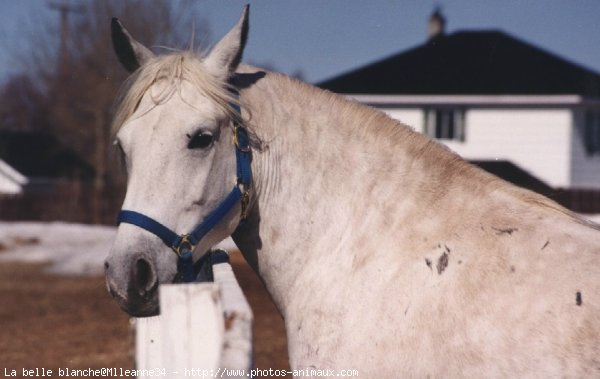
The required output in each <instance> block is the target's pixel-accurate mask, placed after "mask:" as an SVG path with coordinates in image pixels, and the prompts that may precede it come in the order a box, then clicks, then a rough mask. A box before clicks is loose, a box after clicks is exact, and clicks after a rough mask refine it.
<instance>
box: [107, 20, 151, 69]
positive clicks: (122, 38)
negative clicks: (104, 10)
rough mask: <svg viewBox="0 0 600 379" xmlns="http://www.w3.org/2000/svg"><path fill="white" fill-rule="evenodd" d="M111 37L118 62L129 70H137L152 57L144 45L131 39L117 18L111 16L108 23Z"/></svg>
mask: <svg viewBox="0 0 600 379" xmlns="http://www.w3.org/2000/svg"><path fill="white" fill-rule="evenodd" d="M110 31H111V33H110V34H111V38H112V43H113V48H114V50H115V53H117V58H119V62H121V64H122V65H123V67H125V69H126V70H127V71H129V72H133V71H135V70H137V69H138V68H139V67H140V66H141V65H143V64H144V63H145V62H147V61H148V60H149V59H151V58H152V57H154V54H153V53H152V52H151V51H150V50H149V49H148V48H147V47H146V46H144V45H142V44H141V43H139V42H138V41H136V40H135V39H133V37H132V36H131V34H129V32H128V31H127V29H125V28H124V27H123V25H121V22H120V21H119V19H118V18H116V17H113V18H112V22H111V23H110Z"/></svg>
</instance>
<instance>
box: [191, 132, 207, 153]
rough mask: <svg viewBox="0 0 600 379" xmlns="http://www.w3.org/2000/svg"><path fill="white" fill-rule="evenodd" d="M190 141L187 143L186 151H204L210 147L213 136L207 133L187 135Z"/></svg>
mask: <svg viewBox="0 0 600 379" xmlns="http://www.w3.org/2000/svg"><path fill="white" fill-rule="evenodd" d="M187 136H188V138H189V139H190V142H188V145H187V147H188V149H205V148H207V147H210V146H211V145H212V143H213V140H214V138H213V135H212V134H210V133H208V132H200V133H196V134H194V135H193V136H190V135H189V134H188V135H187Z"/></svg>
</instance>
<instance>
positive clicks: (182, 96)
mask: <svg viewBox="0 0 600 379" xmlns="http://www.w3.org/2000/svg"><path fill="white" fill-rule="evenodd" d="M247 33H248V8H247V7H246V8H245V9H244V12H243V14H242V16H241V18H240V20H239V22H238V23H237V24H236V25H235V26H234V27H233V28H232V29H231V30H230V31H229V33H227V35H225V37H223V39H221V41H219V42H218V43H217V44H216V45H215V46H214V47H213V49H212V50H211V51H210V53H208V54H207V55H206V56H205V57H199V56H197V55H196V54H194V53H191V52H175V53H171V54H167V55H161V56H155V55H154V54H153V53H152V52H151V51H150V50H149V49H148V48H146V47H145V46H143V45H142V44H141V43H139V42H137V41H136V40H135V39H133V37H132V36H131V35H130V34H129V32H128V31H127V30H126V29H125V28H123V26H122V25H121V23H120V22H119V21H118V20H117V19H113V22H112V39H113V45H114V49H115V51H116V53H117V57H118V58H119V61H120V62H121V63H122V64H123V66H124V67H125V68H126V69H127V70H129V71H130V72H132V75H131V77H130V78H129V79H128V81H127V84H126V86H125V88H124V90H123V94H122V97H121V99H120V103H119V105H118V109H117V112H116V114H115V119H114V122H113V130H114V135H115V145H116V146H118V148H119V150H120V152H121V154H122V156H123V158H124V162H125V166H126V170H127V175H128V181H127V191H126V195H125V200H124V202H123V209H124V210H126V211H125V212H122V215H121V221H123V222H122V223H121V224H120V225H119V227H118V230H117V235H116V238H115V241H114V244H113V246H112V249H111V251H110V253H109V255H108V257H107V259H106V262H105V273H106V284H107V287H108V290H109V292H110V293H111V295H112V296H113V297H114V298H115V299H116V300H117V302H118V303H119V305H120V306H121V307H122V308H123V309H124V310H125V311H127V312H128V313H129V314H131V315H134V316H149V315H154V314H156V313H157V312H158V285H159V284H161V283H171V282H173V281H174V280H175V279H176V276H177V262H178V254H180V253H181V251H180V248H181V246H182V245H184V244H185V248H186V249H188V250H189V252H191V253H192V254H193V256H194V258H195V259H198V258H199V256H201V255H202V254H203V253H204V252H206V251H207V250H208V249H209V248H210V246H212V245H214V244H216V243H218V242H219V241H220V240H222V239H224V238H226V237H227V236H229V235H230V234H231V233H232V232H233V231H234V230H235V228H236V227H237V225H238V223H239V221H240V218H241V214H242V208H243V205H242V204H243V203H244V201H233V202H231V206H230V207H229V208H226V209H224V210H222V211H221V213H222V214H221V215H220V217H219V219H218V220H214V222H213V223H212V224H211V225H210V228H209V230H207V231H205V232H204V233H202V235H200V236H198V235H196V237H197V238H196V239H197V240H192V242H190V240H191V239H192V238H191V237H190V238H189V239H188V237H187V236H186V234H187V233H189V232H190V231H195V230H196V228H197V226H198V224H199V222H200V221H202V220H205V219H206V218H207V217H210V216H211V212H214V210H215V209H217V208H219V207H220V204H221V203H222V202H223V199H225V198H228V193H229V194H230V195H231V194H232V193H233V192H235V190H236V188H240V187H246V186H248V185H249V183H243V182H242V183H240V177H239V174H237V175H236V171H237V170H238V168H237V166H236V161H237V160H238V157H237V156H236V148H234V145H236V146H239V141H238V139H239V138H240V137H239V136H238V135H237V126H238V125H239V123H240V122H241V115H240V113H239V107H238V106H237V105H236V104H237V100H238V99H237V98H236V95H235V92H232V91H231V87H230V84H229V82H230V79H231V78H232V76H233V74H234V72H235V70H236V68H237V66H238V65H239V63H240V60H241V57H242V52H243V49H244V45H245V42H246V36H247ZM232 141H234V143H232ZM236 176H237V180H236ZM232 186H233V187H234V190H233V191H231V188H232ZM243 190H246V191H247V190H248V188H245V189H244V188H240V189H239V191H240V193H241V191H243ZM236 194H237V192H236ZM244 195H247V192H246V193H244ZM131 215H134V216H135V217H137V222H136V218H135V217H133V218H131V217H130V218H127V217H126V216H131ZM140 220H141V221H140ZM153 222H154V223H155V225H154V227H155V229H152V228H150V227H146V226H147V224H148V223H153ZM156 228H158V229H159V230H158V231H157V229H156ZM161 228H163V229H162V234H161V230H160V229H161ZM168 232H170V233H172V234H173V235H174V236H175V237H176V238H174V239H175V240H177V242H173V243H171V242H170V241H169V238H170V237H169V236H170V235H169V233H168ZM165 234H166V236H165ZM192 236H193V235H192ZM173 245H177V246H173ZM174 252H175V254H174Z"/></svg>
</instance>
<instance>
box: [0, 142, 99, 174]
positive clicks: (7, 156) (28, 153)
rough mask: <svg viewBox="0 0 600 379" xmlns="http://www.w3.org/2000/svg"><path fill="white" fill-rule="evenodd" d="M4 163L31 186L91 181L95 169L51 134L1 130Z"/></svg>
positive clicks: (0, 146)
mask: <svg viewBox="0 0 600 379" xmlns="http://www.w3.org/2000/svg"><path fill="white" fill-rule="evenodd" d="M0 159H3V160H4V161H5V162H6V163H7V164H9V165H10V166H12V167H13V168H14V169H15V170H17V171H19V172H20V173H21V174H22V175H24V176H25V177H27V179H28V181H29V182H30V184H31V185H36V186H37V185H38V184H43V183H49V182H53V181H56V180H59V179H73V180H91V179H92V178H93V177H94V169H93V167H92V166H91V165H90V164H88V163H87V162H85V161H84V160H83V159H82V158H81V157H79V156H78V155H77V154H76V153H75V152H74V151H73V149H71V148H69V147H67V146H63V145H62V144H61V143H60V142H59V141H58V140H57V139H56V137H54V136H53V135H51V134H46V133H31V132H20V131H2V130H0Z"/></svg>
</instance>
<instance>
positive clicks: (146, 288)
mask: <svg viewBox="0 0 600 379" xmlns="http://www.w3.org/2000/svg"><path fill="white" fill-rule="evenodd" d="M134 281H135V285H136V289H137V290H138V292H139V294H140V295H141V296H145V295H146V294H148V293H149V292H151V291H152V289H153V287H154V286H155V284H156V275H155V273H154V269H153V268H152V265H151V264H150V262H148V261H147V260H146V259H144V258H140V259H138V260H137V261H136V262H135V275H134Z"/></svg>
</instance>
